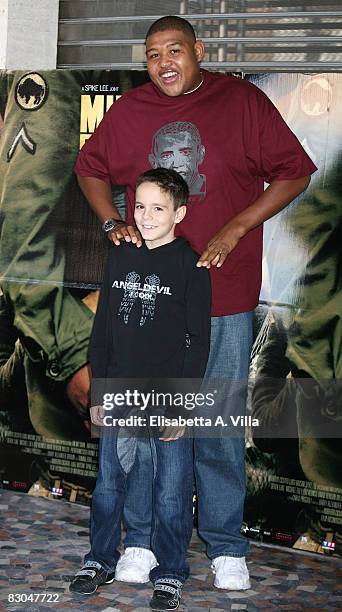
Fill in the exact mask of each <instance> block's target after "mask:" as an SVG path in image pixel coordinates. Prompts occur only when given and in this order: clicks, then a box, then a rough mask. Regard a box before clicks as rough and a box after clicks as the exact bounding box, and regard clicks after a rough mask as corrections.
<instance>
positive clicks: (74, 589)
mask: <svg viewBox="0 0 342 612" xmlns="http://www.w3.org/2000/svg"><path fill="white" fill-rule="evenodd" d="M114 579H115V572H112V573H110V574H108V572H107V571H106V570H105V569H104V568H103V567H102V565H100V563H97V562H96V561H87V563H86V564H85V565H84V566H83V567H82V569H81V570H80V571H79V572H77V574H76V575H75V578H74V579H73V581H72V582H71V583H70V585H69V591H71V593H79V594H81V595H92V594H93V593H95V591H96V589H97V587H99V586H101V584H111V582H114Z"/></svg>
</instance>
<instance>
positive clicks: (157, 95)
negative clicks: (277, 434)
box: [75, 70, 316, 316]
mask: <svg viewBox="0 0 342 612" xmlns="http://www.w3.org/2000/svg"><path fill="white" fill-rule="evenodd" d="M203 75H204V81H203V83H202V85H201V87H199V89H197V90H196V91H194V92H193V93H189V94H185V95H182V96H179V97H169V96H167V95H165V94H163V93H162V92H161V91H159V89H158V88H157V87H155V85H153V84H152V83H147V84H146V85H142V86H141V87H136V88H134V89H132V90H130V91H128V92H127V93H125V94H124V95H123V96H122V97H121V98H120V99H119V100H118V101H117V102H116V103H115V104H113V106H111V108H110V109H109V111H108V112H107V113H106V115H105V116H104V118H103V120H102V122H101V123H100V125H99V127H98V128H97V129H96V131H95V133H94V134H93V135H92V137H91V138H90V139H89V140H88V141H87V142H86V143H85V145H84V146H83V148H82V150H81V151H80V154H79V157H78V159H77V163H76V166H75V171H76V173H77V174H79V175H80V176H93V177H96V178H98V179H101V180H103V181H106V182H107V183H108V184H110V183H113V184H119V185H127V215H126V218H127V221H128V222H129V223H134V219H133V211H134V195H135V194H134V190H135V183H136V180H137V177H138V176H139V174H141V173H142V172H145V171H146V170H149V169H150V168H151V167H152V168H153V167H158V166H163V167H166V168H174V169H175V170H177V171H178V172H180V173H181V174H182V175H183V177H184V178H185V180H186V181H187V183H188V186H189V189H190V200H189V204H188V210H187V214H186V216H185V218H184V220H183V221H182V222H181V223H180V224H179V225H178V226H177V234H178V235H182V236H184V237H185V238H186V239H187V240H188V241H189V242H190V244H191V246H192V248H193V249H194V250H195V251H197V252H198V253H202V252H203V250H204V249H205V247H206V245H207V243H208V241H209V240H210V239H211V238H212V237H213V236H214V234H215V233H216V232H217V231H218V230H219V229H220V228H221V227H222V226H223V225H224V224H225V223H227V221H229V219H231V218H232V217H234V216H235V215H236V214H238V213H239V212H240V211H242V210H244V209H245V208H246V207H247V206H250V205H251V204H253V202H254V201H255V200H256V199H257V198H258V196H260V195H261V193H262V192H263V188H264V181H266V182H268V183H270V182H271V181H273V180H275V179H278V180H282V179H295V178H300V177H303V176H307V175H309V174H311V173H312V172H314V171H315V170H316V166H315V165H314V164H313V163H312V161H311V159H310V158H309V157H308V155H307V154H306V153H305V151H304V149H303V148H302V146H301V145H300V143H299V142H298V140H297V138H296V137H295V136H294V134H293V133H292V132H291V130H290V129H289V127H288V126H287V125H286V123H285V122H284V120H283V119H282V117H281V115H280V114H279V112H278V111H277V109H276V108H275V106H274V105H273V104H272V102H271V101H270V100H269V99H268V98H267V96H266V95H265V94H264V93H263V92H262V91H261V90H260V89H258V88H257V87H255V86H254V85H252V84H251V83H249V82H248V81H244V80H241V79H238V78H235V77H230V76H225V75H221V74H215V73H210V72H207V71H205V70H204V71H203ZM261 257H262V227H261V226H260V227H258V228H256V229H253V230H252V231H250V232H249V233H248V234H247V235H246V236H245V237H244V238H242V239H241V240H240V242H239V243H238V245H237V246H236V248H235V249H234V250H233V251H232V253H230V254H229V256H228V257H227V259H226V261H225V263H224V264H223V266H222V267H221V268H212V269H211V270H210V273H211V280H212V293H213V308H212V315H213V316H224V315H228V314H235V313H239V312H246V311H248V310H252V309H253V308H255V307H256V306H257V304H258V299H259V292H260V286H261Z"/></svg>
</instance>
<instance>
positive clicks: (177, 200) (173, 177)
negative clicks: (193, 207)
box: [136, 168, 189, 210]
mask: <svg viewBox="0 0 342 612" xmlns="http://www.w3.org/2000/svg"><path fill="white" fill-rule="evenodd" d="M143 183H154V184H155V185H158V187H160V189H161V190H162V191H164V192H165V193H167V194H168V195H169V196H170V197H171V198H172V201H173V205H174V209H175V210H177V208H179V207H180V206H185V205H186V204H187V202H188V199H189V187H188V185H187V184H186V182H185V180H184V179H183V177H182V176H181V175H180V174H179V173H178V172H176V170H172V169H171V168H154V169H153V170H147V172H144V173H143V174H141V175H140V176H139V178H138V180H137V184H136V188H137V189H138V187H140V185H142V184H143Z"/></svg>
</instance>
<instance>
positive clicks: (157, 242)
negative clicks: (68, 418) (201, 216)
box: [134, 183, 186, 249]
mask: <svg viewBox="0 0 342 612" xmlns="http://www.w3.org/2000/svg"><path fill="white" fill-rule="evenodd" d="M185 212H186V207H185V206H180V207H179V208H178V209H177V210H175V209H174V204H173V200H172V198H171V196H170V195H169V194H168V193H166V192H165V191H163V190H162V189H160V187H159V186H158V185H156V184H155V183H143V184H142V185H140V186H139V187H138V189H137V191H136V196H135V209H134V219H135V223H136V225H137V228H138V230H139V232H140V233H141V235H142V237H143V238H144V240H145V242H146V246H147V247H148V248H149V249H154V248H156V247H159V246H162V245H163V244H167V243H168V242H172V240H174V237H175V234H174V231H175V225H176V223H179V222H180V221H181V220H182V219H183V217H184V215H185Z"/></svg>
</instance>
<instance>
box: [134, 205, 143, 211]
mask: <svg viewBox="0 0 342 612" xmlns="http://www.w3.org/2000/svg"><path fill="white" fill-rule="evenodd" d="M142 208H143V206H142V205H141V204H136V205H135V210H141V209H142Z"/></svg>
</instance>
